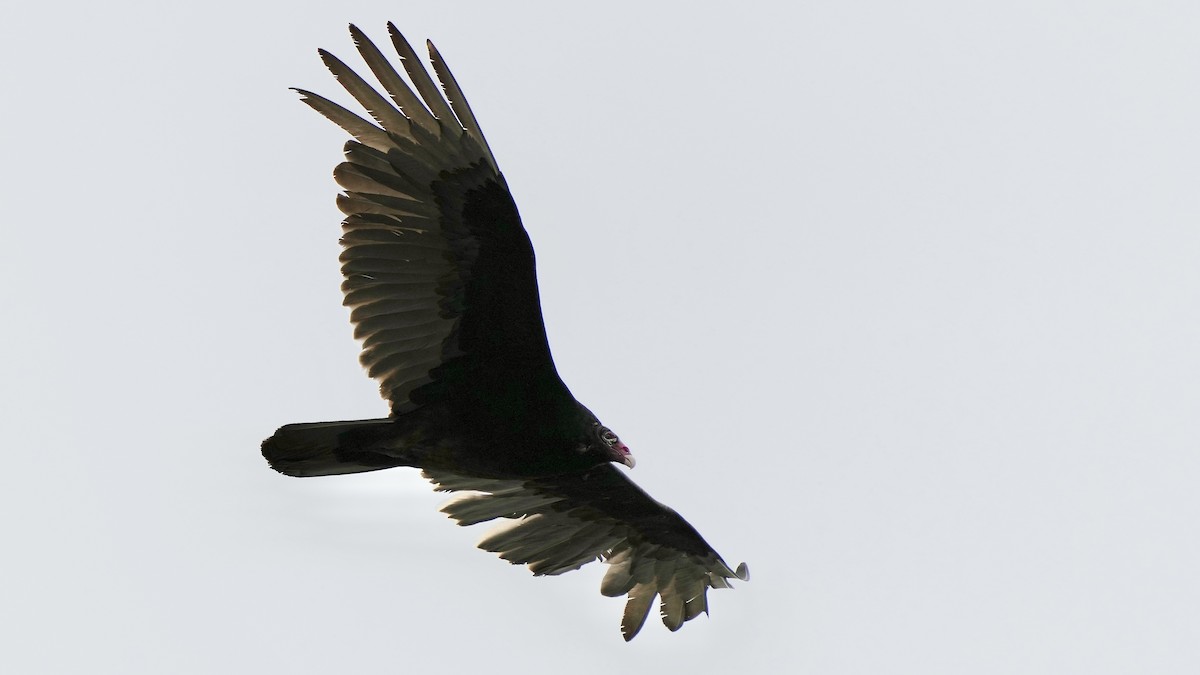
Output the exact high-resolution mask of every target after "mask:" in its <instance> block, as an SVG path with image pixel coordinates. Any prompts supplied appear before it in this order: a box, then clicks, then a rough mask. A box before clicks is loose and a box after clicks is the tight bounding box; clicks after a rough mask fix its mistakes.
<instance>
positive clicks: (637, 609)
mask: <svg viewBox="0 0 1200 675" xmlns="http://www.w3.org/2000/svg"><path fill="white" fill-rule="evenodd" d="M598 470H604V471H618V469H616V468H615V467H612V466H607V465H606V466H602V467H599V469H598ZM423 475H424V476H425V477H426V478H428V479H429V480H430V481H432V482H433V483H434V484H435V485H436V489H437V490H439V491H465V492H468V493H470V494H465V495H461V496H458V497H456V498H455V499H454V500H452V501H450V502H448V503H447V504H446V505H445V506H443V507H442V511H443V512H445V513H447V514H449V515H450V517H452V518H454V519H455V520H456V521H458V523H459V524H460V525H474V524H476V523H481V522H484V521H488V520H493V519H495V518H508V519H512V522H511V523H506V524H504V525H501V526H499V527H496V528H494V529H493V530H491V531H490V532H488V534H487V535H486V536H485V537H484V539H483V540H482V541H481V542H480V543H479V547H480V548H482V549H484V550H486V551H491V552H494V553H498V554H500V557H501V558H503V559H505V560H508V561H509V562H511V563H513V564H519V565H528V566H529V569H530V570H531V571H532V572H533V573H534V574H535V575H555V574H562V573H563V572H568V571H571V570H576V569H579V568H580V567H582V566H583V565H585V564H587V563H589V562H592V561H594V560H603V561H604V562H606V563H608V564H609V568H608V571H607V572H606V573H605V576H604V580H603V582H602V583H601V585H600V592H601V593H602V594H604V595H606V596H609V597H618V596H622V595H627V596H628V600H627V602H626V605H625V612H624V615H623V616H622V619H621V634H622V635H623V636H624V638H625V639H626V640H627V641H628V640H631V639H633V637H634V636H635V635H637V633H638V631H639V630H641V628H642V625H643V624H644V623H645V621H646V617H647V616H648V615H649V613H650V608H651V607H652V606H653V605H654V600H655V598H656V597H657V598H661V602H660V609H659V614H660V617H661V618H662V621H663V624H664V625H665V626H666V627H667V628H669V629H670V630H672V631H675V630H678V629H679V628H680V627H681V626H682V625H683V624H684V623H685V622H687V621H690V620H691V619H694V618H695V617H697V616H699V615H700V614H701V613H705V614H707V613H708V599H707V592H708V589H709V588H729V587H730V584H729V580H730V579H735V578H737V579H742V580H746V579H748V578H749V572H748V570H747V568H746V565H745V563H743V564H741V565H739V566H738V567H737V569H736V570H734V569H731V568H730V567H729V566H728V565H727V564H726V563H725V561H723V560H722V559H721V557H720V556H719V555H717V553H716V552H715V551H713V550H712V549H711V548H708V547H707V545H704V547H703V550H702V551H690V552H688V551H682V550H680V549H678V548H675V547H673V546H671V545H670V544H668V543H666V542H664V541H655V540H654V539H655V538H654V535H653V533H650V532H645V531H642V530H640V529H639V528H638V527H637V525H636V524H635V523H632V522H629V521H625V520H622V519H620V518H618V517H613V516H611V515H606V514H605V513H602V512H601V511H600V510H598V509H596V508H594V507H592V506H591V505H589V504H587V503H580V502H579V501H578V499H577V498H572V497H568V496H566V495H564V494H563V493H561V492H558V491H555V490H554V489H553V486H552V483H553V481H543V480H539V479H530V480H508V479H487V478H474V477H466V476H461V475H456V474H453V473H450V472H445V471H435V470H429V469H426V470H425V471H424V474H423ZM656 504H657V503H656ZM662 508H663V509H664V511H669V510H667V509H666V508H665V507H662ZM670 513H671V514H672V515H674V513H673V512H670Z"/></svg>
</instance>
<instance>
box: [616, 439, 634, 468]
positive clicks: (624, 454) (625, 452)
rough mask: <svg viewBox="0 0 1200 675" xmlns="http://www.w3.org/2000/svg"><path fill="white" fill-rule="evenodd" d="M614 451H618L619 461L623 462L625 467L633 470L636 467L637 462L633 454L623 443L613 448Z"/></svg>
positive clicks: (618, 443) (618, 442) (619, 442)
mask: <svg viewBox="0 0 1200 675" xmlns="http://www.w3.org/2000/svg"><path fill="white" fill-rule="evenodd" d="M613 450H614V451H616V454H617V461H619V462H621V463H622V464H624V465H625V466H627V467H629V468H631V469H632V468H633V467H634V465H635V464H637V461H636V460H635V459H634V458H633V453H632V452H630V451H629V446H628V445H625V444H624V443H622V442H621V441H617V444H616V445H614V446H613Z"/></svg>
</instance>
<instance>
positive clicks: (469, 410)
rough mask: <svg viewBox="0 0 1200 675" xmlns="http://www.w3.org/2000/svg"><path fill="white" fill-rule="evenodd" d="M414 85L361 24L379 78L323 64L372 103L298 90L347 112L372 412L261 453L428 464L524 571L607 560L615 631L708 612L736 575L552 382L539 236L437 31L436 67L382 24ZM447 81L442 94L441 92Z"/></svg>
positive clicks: (349, 202)
mask: <svg viewBox="0 0 1200 675" xmlns="http://www.w3.org/2000/svg"><path fill="white" fill-rule="evenodd" d="M388 31H389V33H390V35H391V41H392V44H393V45H394V46H395V49H396V51H397V52H398V53H399V56H400V62H401V64H402V65H403V67H404V70H405V71H406V72H407V73H408V79H409V80H410V81H411V83H412V84H411V87H410V86H409V84H407V83H406V82H405V81H404V79H403V78H402V77H401V76H400V74H399V73H398V72H397V70H396V69H395V68H393V67H392V65H390V64H389V62H388V59H387V57H385V56H384V54H383V52H381V51H380V50H379V48H378V47H376V46H375V45H374V44H373V43H372V42H371V41H370V40H369V39H368V38H367V36H366V35H365V34H363V33H362V31H360V30H359V29H358V28H356V27H354V26H350V33H351V35H352V36H353V38H354V42H355V44H356V46H357V48H358V52H359V53H360V54H361V55H362V58H363V60H364V61H365V62H366V64H367V66H368V67H369V68H370V70H371V72H372V73H373V74H374V76H375V78H376V79H377V80H378V82H379V84H380V85H381V87H382V89H381V90H377V89H376V88H375V87H374V86H373V85H371V84H369V83H368V82H367V81H366V80H364V79H363V78H362V77H361V76H359V75H358V74H357V73H355V72H354V71H353V70H351V69H350V68H349V67H347V66H346V64H344V63H343V62H342V61H340V60H338V58H337V57H335V56H334V55H332V54H330V53H329V52H326V51H324V50H321V51H320V52H319V53H320V55H321V58H322V60H323V61H324V62H325V65H326V66H327V67H328V68H329V70H330V71H332V72H333V74H334V76H335V77H336V78H337V80H338V82H339V83H340V84H341V85H342V86H343V87H345V88H346V90H347V91H348V92H350V94H351V95H352V96H353V97H354V98H355V99H356V100H357V101H358V102H359V103H360V104H361V105H362V107H363V108H365V109H366V111H367V112H368V113H369V115H370V118H371V119H366V118H364V117H361V116H359V115H358V114H356V113H354V112H351V111H350V110H347V109H346V108H344V107H342V106H340V105H338V104H336V103H333V102H332V101H330V100H329V99H326V98H323V97H321V96H318V95H317V94H314V93H312V92H309V91H304V90H300V89H298V90H297V91H298V92H299V93H300V95H301V97H302V99H303V101H304V102H305V103H307V104H308V105H309V106H311V107H312V108H313V109H315V110H316V111H317V112H319V113H321V114H322V115H324V116H325V117H327V118H329V119H330V120H332V121H333V122H334V123H336V124H337V125H338V126H340V127H342V128H343V129H345V130H346V131H347V132H348V133H349V134H350V135H351V136H353V140H349V141H347V142H346V145H345V156H346V161H345V162H343V163H341V164H340V165H338V167H337V168H336V169H335V170H334V178H335V179H336V181H337V183H338V185H340V186H341V187H342V188H343V189H344V190H345V192H344V193H342V194H340V195H338V198H337V204H338V207H339V208H340V209H341V210H342V212H343V213H344V214H345V215H346V218H345V220H344V221H343V222H342V232H343V234H342V239H341V243H342V246H343V248H344V250H343V251H342V254H341V263H342V274H343V276H344V279H345V280H344V281H343V282H342V291H343V292H344V293H345V304H346V305H347V306H348V307H350V308H351V314H350V320H351V321H352V322H353V324H354V336H355V337H356V338H358V339H359V340H362V343H363V349H362V355H361V361H362V364H363V366H364V367H365V368H366V369H367V371H368V372H369V374H370V376H371V377H372V378H374V379H375V380H377V381H378V382H379V387H380V391H381V392H382V394H383V396H384V398H386V399H387V400H388V401H389V402H390V403H391V412H390V414H389V415H388V417H386V418H384V419H371V420H356V421H345V422H316V423H306V424H288V425H286V426H283V427H280V428H279V430H278V431H276V432H275V434H274V435H273V436H271V437H270V438H268V439H267V440H265V441H263V444H262V453H263V456H264V457H266V459H267V461H268V462H269V463H270V465H271V468H273V469H275V470H276V471H279V472H280V473H284V474H287V475H289V476H327V475H334V474H346V473H356V472H361V471H375V470H377V469H388V468H391V467H397V466H409V467H416V468H419V469H421V471H422V475H423V476H424V477H425V478H427V479H429V480H430V481H432V482H433V483H434V485H435V488H436V489H437V490H442V491H454V492H461V493H462V494H461V495H458V496H457V497H456V498H455V499H454V500H453V501H451V502H450V503H448V504H447V505H446V506H444V507H443V508H442V510H443V511H444V512H445V513H447V514H449V515H450V517H452V518H454V519H455V520H457V521H458V523H459V524H460V525H472V524H475V523H481V522H484V521H488V520H493V519H495V518H505V519H508V522H507V523H506V525H504V526H502V527H499V528H496V529H495V530H494V531H492V532H490V533H488V534H487V536H486V537H485V538H484V539H483V541H482V542H480V544H479V547H480V548H483V549H485V550H487V551H492V552H495V553H498V554H499V555H500V557H501V558H504V559H505V560H508V561H510V562H512V563H514V564H522V565H528V566H529V569H530V570H532V571H533V573H534V574H535V575H542V574H561V573H563V572H567V571H570V570H574V569H578V568H580V567H581V566H583V565H584V564H586V563H588V562H591V561H593V560H596V559H600V560H603V561H604V562H606V563H608V570H607V573H606V574H605V575H604V580H603V582H602V583H601V585H600V592H601V593H603V594H604V595H607V596H613V597H617V596H622V595H625V596H628V602H627V604H626V606H625V613H624V616H623V618H622V620H621V633H622V634H623V635H624V637H625V639H626V640H630V639H632V638H633V637H634V635H636V634H637V632H638V631H639V630H640V629H641V627H642V624H643V623H644V622H645V620H646V617H647V615H648V614H649V612H650V608H651V607H652V606H653V604H654V600H655V598H656V597H657V598H661V606H660V615H661V618H662V621H663V623H664V624H666V626H667V628H669V629H671V630H672V631H674V630H677V629H679V627H680V626H682V625H683V623H684V622H685V621H688V620H690V619H693V618H695V617H696V616H698V615H700V614H701V613H707V612H708V601H707V597H706V594H707V592H708V589H709V588H728V587H729V582H728V580H729V579H733V578H735V577H736V578H738V579H742V580H745V579H747V578H748V576H749V575H748V572H747V569H746V565H745V564H744V563H743V564H741V565H739V566H738V567H737V569H732V568H730V567H729V565H727V564H726V563H725V561H724V560H722V559H721V556H719V555H717V552H716V551H714V550H713V549H712V547H711V546H709V545H708V543H707V542H705V541H704V539H703V538H701V537H700V535H699V533H697V532H696V530H695V529H693V528H692V526H691V525H689V524H688V523H687V521H685V520H684V519H683V518H681V517H680V516H679V514H677V513H675V511H673V510H671V509H670V508H668V507H667V506H664V505H663V504H660V503H659V502H657V501H655V500H654V499H653V498H652V497H650V496H649V495H648V494H646V493H645V492H644V491H642V490H641V489H640V488H638V487H637V486H636V485H634V484H633V482H631V481H630V480H629V479H628V478H627V477H626V476H625V473H624V468H618V467H617V466H615V465H616V464H623V465H625V466H626V467H629V468H633V464H634V462H633V456H632V455H631V454H630V452H629V448H628V447H626V445H625V444H624V443H622V442H621V440H620V439H619V438H617V435H616V434H615V433H613V432H612V430H611V429H609V428H608V427H606V426H604V424H602V423H601V422H600V420H599V419H597V417H596V416H595V415H594V414H592V412H591V411H590V410H588V409H587V408H586V407H584V406H583V404H581V403H579V402H578V401H576V400H575V398H574V397H573V396H572V395H571V392H570V390H568V389H567V386H566V385H565V384H563V382H562V380H561V379H559V376H558V372H557V371H556V370H555V367H554V361H553V359H552V358H551V356H550V346H549V344H548V343H547V340H546V329H545V326H544V325H543V323H542V310H541V305H540V301H539V299H538V287H537V278H536V274H535V271H534V256H533V246H532V245H531V244H530V241H529V235H528V234H526V232H525V229H524V228H523V227H522V225H521V218H520V216H518V214H517V207H516V204H514V203H513V198H512V195H510V194H509V191H508V186H507V184H506V182H505V180H504V176H503V175H502V174H501V173H500V169H499V166H498V165H497V164H496V158H495V157H493V156H492V152H491V150H490V149H489V148H488V144H487V141H486V140H484V137H483V133H482V132H481V131H480V130H479V124H478V122H476V120H475V115H473V114H472V113H471V109H470V108H469V107H468V106H467V101H466V99H464V98H463V94H462V90H461V89H459V86H458V83H457V82H455V81H454V77H453V76H452V75H451V74H450V70H449V69H448V68H447V67H446V63H445V61H443V60H442V58H441V56H440V55H439V54H438V52H437V50H436V49H435V48H434V46H433V44H432V43H427V44H428V48H429V56H430V59H431V61H432V64H433V70H434V72H435V73H436V74H437V77H438V79H439V80H440V81H441V88H440V90H439V87H438V86H437V85H436V84H434V81H433V79H432V78H430V76H429V73H427V72H426V70H425V68H424V67H423V66H422V65H421V61H420V59H418V57H417V55H416V53H415V52H414V51H413V49H412V47H411V46H409V44H408V42H407V41H406V40H405V39H404V37H403V36H402V35H401V34H400V32H399V31H397V30H396V27H395V26H394V25H393V24H390V23H389V24H388ZM443 91H444V92H445V96H444V97H443V95H442V92H443Z"/></svg>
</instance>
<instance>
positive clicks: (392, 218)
mask: <svg viewBox="0 0 1200 675" xmlns="http://www.w3.org/2000/svg"><path fill="white" fill-rule="evenodd" d="M388 30H389V32H390V35H391V40H392V43H393V45H394V47H395V48H396V51H397V52H398V54H399V56H400V57H401V63H402V64H403V67H404V70H405V71H406V73H407V75H408V78H409V81H410V82H411V83H412V84H411V86H410V85H409V84H408V83H406V82H405V80H404V78H403V77H402V76H401V75H400V73H399V72H398V71H397V70H396V69H395V68H394V67H393V66H392V65H391V64H390V63H389V61H388V59H387V57H385V56H384V54H383V52H381V51H380V50H379V48H378V47H376V46H375V44H374V43H372V42H371V41H370V40H369V39H368V38H367V36H366V35H365V34H364V33H363V32H362V31H360V30H359V29H358V28H356V27H354V26H351V27H350V32H351V35H352V36H353V38H354V41H355V44H356V46H357V48H358V51H359V53H360V54H361V55H362V57H363V60H364V61H365V62H366V64H367V66H368V67H369V69H370V70H371V72H372V74H374V76H375V79H376V80H377V81H378V83H379V85H380V88H379V89H377V88H376V87H375V86H373V85H371V84H370V83H368V82H367V81H366V80H364V79H363V78H362V77H360V76H359V75H358V74H357V73H355V72H354V71H353V70H351V69H350V68H349V67H348V66H346V64H345V63H343V62H342V61H340V60H339V59H338V58H337V57H335V56H333V55H332V54H330V53H328V52H325V51H323V50H322V51H321V52H320V54H321V58H322V59H323V60H324V62H325V64H326V66H328V68H329V70H330V71H331V72H332V73H333V74H334V75H335V76H336V78H337V80H338V82H339V83H341V84H342V86H343V87H345V89H346V91H348V92H349V93H350V94H351V95H352V96H353V97H354V98H355V99H356V100H357V101H358V103H359V104H361V105H362V107H363V108H364V109H365V110H366V111H367V112H368V113H369V115H370V117H371V119H370V120H368V119H365V118H363V117H361V116H359V115H358V114H356V113H354V112H351V111H350V110H348V109H346V108H344V107H342V106H341V105H338V104H337V103H334V102H332V101H330V100H328V99H326V98H323V97H321V96H319V95H317V94H313V93H311V92H308V91H304V90H297V91H299V92H300V93H301V95H302V96H303V100H304V102H305V103H307V104H308V105H309V106H311V107H312V108H314V109H315V110H317V111H318V112H320V113H321V114H322V115H324V116H325V117H327V118H329V119H330V120H332V121H333V122H335V123H336V124H338V125H339V126H341V127H342V128H343V129H345V130H346V131H347V132H349V133H350V134H351V135H352V136H353V137H354V139H355V140H353V141H349V142H347V144H346V149H345V151H346V160H347V161H346V162H344V163H342V164H340V165H339V166H338V167H337V169H336V170H335V171H334V178H335V179H336V180H337V182H338V185H340V186H341V187H342V188H343V189H344V190H345V192H344V194H342V195H339V196H338V207H339V208H340V209H341V210H342V212H343V213H344V214H345V215H346V219H345V220H344V221H343V224H342V228H343V236H342V244H343V246H344V247H345V250H344V251H343V252H342V256H341V262H342V273H343V276H344V278H345V281H344V282H343V284H342V290H343V292H344V293H345V304H346V305H347V306H349V307H350V308H351V321H352V322H353V323H354V326H355V331H354V334H355V337H356V338H359V339H360V340H362V341H363V351H362V355H361V357H360V358H361V361H362V364H363V366H364V367H365V368H366V369H367V371H368V372H369V373H370V375H371V377H372V378H374V379H375V380H377V381H378V382H379V384H380V391H381V393H382V394H383V395H384V397H385V398H387V399H389V400H390V401H391V402H392V410H393V412H394V413H403V412H407V411H409V410H412V409H413V408H415V407H416V405H415V404H414V403H413V402H412V401H411V400H410V396H411V394H412V392H413V391H414V390H415V389H417V388H418V387H420V386H422V385H423V384H426V383H428V382H430V381H431V380H432V376H431V373H430V371H431V370H433V369H434V368H436V367H437V366H438V365H440V364H441V363H443V362H444V360H445V359H446V358H447V357H448V356H450V355H452V354H448V351H452V349H453V345H451V344H450V343H451V341H452V336H453V334H454V331H455V329H456V326H457V325H458V322H459V319H460V318H461V312H462V288H463V285H464V283H465V281H464V269H468V268H469V266H470V264H471V262H472V260H471V255H472V244H471V242H470V241H469V239H470V238H469V236H468V235H467V234H466V233H464V232H461V231H453V230H452V229H451V228H449V227H448V226H447V225H446V223H445V219H444V218H443V216H444V214H443V213H442V206H441V205H440V204H439V202H438V195H437V194H435V190H434V184H435V182H436V181H438V180H445V179H446V176H458V175H466V176H467V177H468V178H467V179H469V180H471V181H474V182H476V183H478V182H485V181H496V182H499V183H501V184H502V183H503V179H502V178H501V177H500V174H499V172H498V170H497V168H496V161H495V159H494V158H493V156H492V153H491V151H490V149H488V146H487V142H486V141H485V140H484V138H483V134H482V133H481V132H480V130H479V127H478V124H477V123H476V121H475V116H474V114H473V113H471V110H470V107H469V106H468V105H467V102H466V100H465V99H464V98H463V97H462V92H461V89H459V86H458V84H457V82H455V81H454V77H453V75H452V74H451V73H450V71H449V69H448V68H447V67H446V65H445V63H444V61H442V59H441V57H440V55H438V54H437V52H436V50H434V49H433V45H432V44H429V45H428V46H429V50H430V54H431V57H432V58H433V59H434V69H435V71H436V72H437V74H438V77H439V78H440V79H441V81H442V84H443V87H444V89H445V91H446V92H447V93H448V94H449V95H450V97H451V98H450V100H449V101H447V100H446V99H445V98H443V96H442V93H441V91H440V90H439V88H438V86H437V85H436V84H435V83H434V82H433V80H432V78H431V77H430V76H429V74H428V73H427V72H426V71H425V68H424V67H422V65H421V63H420V61H419V59H418V58H417V56H416V54H415V52H414V51H413V49H412V47H411V46H410V45H409V44H408V42H407V41H406V40H405V39H404V37H403V36H402V35H401V34H400V32H399V31H398V30H396V28H395V26H394V25H392V24H390V23H389V24H388ZM414 90H415V91H414ZM381 91H382V92H383V93H380V92H381ZM465 180H466V179H465Z"/></svg>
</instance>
